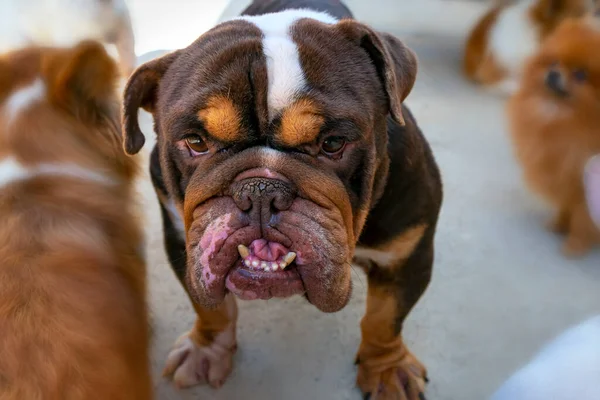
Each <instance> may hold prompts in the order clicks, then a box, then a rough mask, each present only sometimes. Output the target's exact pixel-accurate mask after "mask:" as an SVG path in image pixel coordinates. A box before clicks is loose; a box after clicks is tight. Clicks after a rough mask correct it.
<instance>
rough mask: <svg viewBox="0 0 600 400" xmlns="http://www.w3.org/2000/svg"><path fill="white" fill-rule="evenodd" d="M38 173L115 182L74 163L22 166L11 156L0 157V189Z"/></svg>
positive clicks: (104, 182) (103, 182) (109, 182)
mask: <svg viewBox="0 0 600 400" xmlns="http://www.w3.org/2000/svg"><path fill="white" fill-rule="evenodd" d="M40 175H47V176H52V175H60V176H67V177H71V178H77V179H83V180H87V181H94V182H98V183H102V184H115V183H116V182H115V181H114V180H113V179H111V178H110V177H108V176H107V175H104V174H102V173H101V172H99V171H94V170H91V169H87V168H84V167H81V166H79V165H76V164H49V163H44V164H38V165H33V166H24V165H23V164H21V163H20V162H19V161H17V160H15V159H14V158H13V157H7V158H4V159H0V189H1V188H2V187H4V186H8V185H10V184H12V183H15V182H19V181H23V180H26V179H31V178H34V177H36V176H40Z"/></svg>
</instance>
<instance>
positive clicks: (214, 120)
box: [198, 95, 242, 142]
mask: <svg viewBox="0 0 600 400" xmlns="http://www.w3.org/2000/svg"><path fill="white" fill-rule="evenodd" d="M198 118H199V119H200V120H201V121H202V122H203V123H204V125H205V128H206V130H207V131H208V133H209V134H210V135H211V136H212V137H214V138H215V139H217V140H220V141H223V142H234V141H236V140H240V139H241V138H242V132H241V116H240V113H239V112H238V109H237V108H236V106H235V104H233V102H232V101H231V100H230V99H228V98H227V97H224V96H222V95H217V96H214V97H212V98H210V99H209V100H208V102H207V105H206V107H204V108H203V109H202V110H200V111H199V112H198Z"/></svg>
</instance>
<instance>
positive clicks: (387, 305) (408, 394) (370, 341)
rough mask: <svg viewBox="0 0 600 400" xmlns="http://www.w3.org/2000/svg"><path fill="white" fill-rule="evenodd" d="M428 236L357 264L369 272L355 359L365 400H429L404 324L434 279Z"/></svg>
mask: <svg viewBox="0 0 600 400" xmlns="http://www.w3.org/2000/svg"><path fill="white" fill-rule="evenodd" d="M424 230H425V229H424V227H422V226H421V227H415V228H412V229H408V230H407V231H405V232H404V233H403V234H402V235H401V236H400V237H399V238H398V239H396V240H395V241H394V243H393V244H392V245H391V246H388V248H385V249H364V248H362V249H361V248H358V249H357V259H356V261H357V262H358V263H359V264H361V265H363V266H365V267H366V269H367V274H368V284H369V287H368V293H367V311H366V313H365V316H364V317H363V319H362V321H361V332H362V342H361V345H360V348H359V350H358V355H357V358H356V362H357V364H358V376H357V384H358V387H359V388H360V389H361V390H362V392H363V394H364V398H365V399H371V400H375V399H377V400H384V399H385V400H391V399H399V400H405V399H407V400H423V399H424V398H425V395H424V390H425V383H426V382H427V371H426V369H425V367H424V366H423V364H421V362H419V360H417V359H416V358H415V356H414V355H413V354H412V353H411V352H410V351H409V350H408V348H407V347H406V345H405V343H404V341H403V339H402V326H403V323H404V320H405V318H406V316H407V315H408V313H409V312H410V310H411V309H412V308H413V306H414V305H415V303H416V302H417V300H418V299H419V298H420V297H421V295H422V294H423V292H424V291H425V289H426V287H427V285H428V283H429V280H430V277H431V269H432V264H433V245H432V240H429V239H427V238H424V237H423V232H424ZM426 236H428V235H426Z"/></svg>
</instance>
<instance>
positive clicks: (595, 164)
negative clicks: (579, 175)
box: [584, 154, 600, 228]
mask: <svg viewBox="0 0 600 400" xmlns="http://www.w3.org/2000/svg"><path fill="white" fill-rule="evenodd" d="M584 183H585V193H586V198H587V202H588V208H589V210H590V215H591V216H592V220H594V222H595V223H596V225H597V226H598V228H600V154H599V155H597V156H595V157H593V158H591V159H590V160H589V161H588V163H587V165H586V167H585V177H584Z"/></svg>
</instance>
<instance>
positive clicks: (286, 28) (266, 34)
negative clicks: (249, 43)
mask: <svg viewBox="0 0 600 400" xmlns="http://www.w3.org/2000/svg"><path fill="white" fill-rule="evenodd" d="M304 18H310V19H314V20H317V21H320V22H324V23H326V24H335V23H336V22H337V20H336V19H335V18H333V17H332V16H331V15H329V14H327V13H322V12H317V11H312V10H305V9H299V10H286V11H282V12H278V13H271V14H263V15H258V16H243V17H239V18H236V19H242V20H245V21H248V22H251V23H253V24H254V25H256V26H257V27H258V28H260V29H261V30H262V32H263V52H264V54H265V59H266V62H267V76H268V88H267V104H268V107H269V118H273V117H274V116H275V115H276V114H277V113H278V112H279V111H281V110H283V109H284V108H286V107H287V106H289V105H290V104H291V103H292V101H293V100H294V98H295V97H296V96H297V95H298V94H299V93H300V92H301V91H302V90H303V89H304V88H305V86H306V79H305V77H304V71H303V70H302V65H301V63H300V56H299V54H298V46H296V43H295V42H294V40H293V38H292V32H291V28H292V26H293V25H294V24H295V23H296V22H297V21H298V20H300V19H304Z"/></svg>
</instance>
